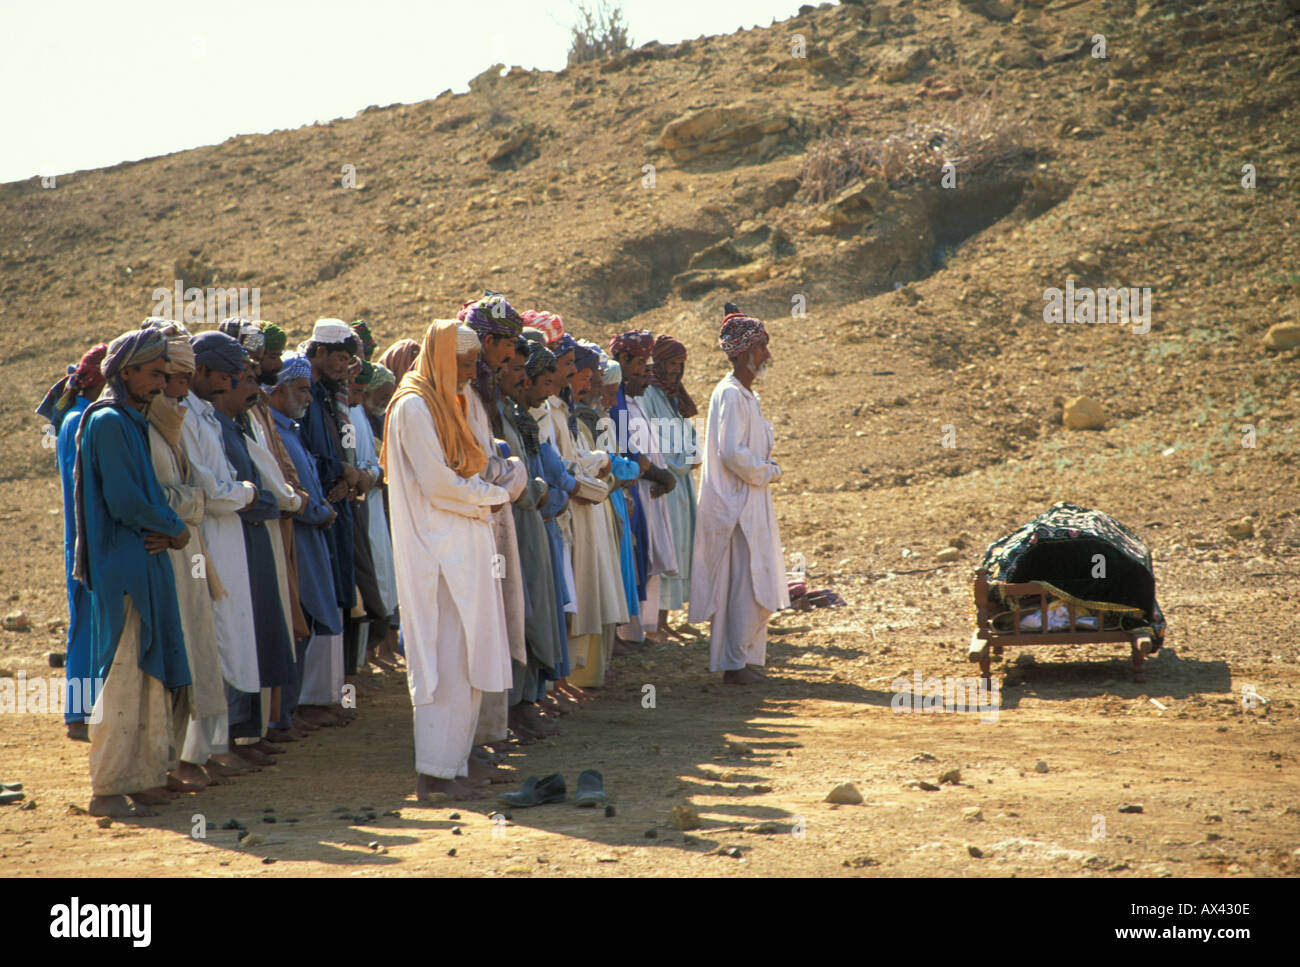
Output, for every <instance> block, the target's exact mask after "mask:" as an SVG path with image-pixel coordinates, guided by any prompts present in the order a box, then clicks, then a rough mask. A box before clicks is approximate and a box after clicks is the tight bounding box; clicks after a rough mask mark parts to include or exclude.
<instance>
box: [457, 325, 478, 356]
mask: <svg viewBox="0 0 1300 967" xmlns="http://www.w3.org/2000/svg"><path fill="white" fill-rule="evenodd" d="M478 348H479V341H478V333H476V332H475V331H474V330H473V329H471V328H470V327H469V326H467V325H465V324H464V323H461V324H460V325H458V326H457V327H456V355H457V356H463V355H464V354H465V353H468V352H470V351H472V350H475V349H478Z"/></svg>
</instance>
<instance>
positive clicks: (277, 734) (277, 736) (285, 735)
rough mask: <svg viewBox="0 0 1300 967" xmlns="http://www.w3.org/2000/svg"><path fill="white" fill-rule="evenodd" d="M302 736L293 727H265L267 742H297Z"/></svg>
mask: <svg viewBox="0 0 1300 967" xmlns="http://www.w3.org/2000/svg"><path fill="white" fill-rule="evenodd" d="M300 738H302V736H301V734H299V733H298V732H295V731H294V730H293V729H267V730H266V741H267V742H297V741H298V740H299V739H300Z"/></svg>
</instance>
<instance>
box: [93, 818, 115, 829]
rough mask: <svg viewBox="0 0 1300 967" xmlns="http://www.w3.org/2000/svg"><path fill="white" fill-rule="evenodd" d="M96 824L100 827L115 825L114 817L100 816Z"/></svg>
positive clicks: (106, 827) (105, 827)
mask: <svg viewBox="0 0 1300 967" xmlns="http://www.w3.org/2000/svg"><path fill="white" fill-rule="evenodd" d="M95 825H96V826H98V827H99V828H100V829H108V827H110V826H112V825H113V817H112V816H100V817H99V818H98V819H97V820H95Z"/></svg>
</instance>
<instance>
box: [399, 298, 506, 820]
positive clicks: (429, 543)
mask: <svg viewBox="0 0 1300 967" xmlns="http://www.w3.org/2000/svg"><path fill="white" fill-rule="evenodd" d="M478 351H479V342H478V337H477V336H476V335H475V334H474V331H473V330H472V329H470V328H469V327H468V326H461V325H459V324H458V323H457V322H456V321H454V320H440V321H437V322H435V323H433V324H432V325H430V326H429V329H428V331H427V332H426V333H425V335H424V342H423V345H422V347H421V350H420V355H419V356H418V357H417V359H416V362H415V365H414V366H413V367H412V369H411V371H410V372H408V373H407V374H406V376H404V377H403V378H402V383H401V385H400V386H399V387H398V390H397V392H396V393H395V394H394V395H393V401H392V403H391V404H390V405H389V409H388V418H387V421H386V425H385V427H384V435H383V441H384V451H383V455H382V457H381V463H382V464H383V466H384V472H385V474H386V476H387V478H388V495H389V507H390V512H391V515H392V527H393V554H394V558H395V563H396V572H397V598H398V602H399V606H400V608H401V612H402V636H403V639H404V642H405V645H406V661H407V675H408V678H409V683H410V690H411V704H412V706H413V707H414V724H415V767H416V771H417V773H418V779H417V784H416V795H417V797H418V798H420V799H428V798H430V797H431V796H433V795H436V794H438V793H442V794H445V795H447V796H450V797H451V798H453V799H470V798H479V796H480V794H479V793H477V792H476V791H474V790H473V789H472V788H470V787H469V786H468V785H463V784H461V783H459V782H457V777H458V776H468V774H469V757H470V750H471V748H472V747H473V743H474V731H475V725H476V723H477V721H478V713H479V706H480V703H481V701H482V695H483V693H484V692H504V691H506V689H508V688H509V687H510V681H511V668H510V645H509V639H508V636H507V632H506V621H505V611H504V608H503V606H502V602H501V589H500V585H499V584H498V582H497V581H496V580H494V579H493V565H494V560H493V559H494V556H495V554H496V545H495V542H494V540H493V536H492V522H491V515H492V513H493V512H494V511H495V510H497V509H498V508H500V507H501V506H503V505H505V504H507V503H508V502H509V500H510V495H509V494H508V493H507V492H506V490H505V488H503V487H499V486H496V485H495V484H489V483H487V482H486V481H484V480H483V479H482V477H481V476H479V474H480V473H481V472H482V470H483V469H484V468H485V467H486V466H487V455H486V454H484V453H483V451H482V449H481V448H480V447H479V444H478V441H477V440H476V439H475V438H474V434H473V431H472V430H470V428H469V425H468V423H467V421H466V416H465V413H466V410H465V406H466V403H465V397H464V392H465V389H466V387H467V385H468V382H469V379H470V377H471V376H473V375H474V368H475V364H476V362H477V360H478Z"/></svg>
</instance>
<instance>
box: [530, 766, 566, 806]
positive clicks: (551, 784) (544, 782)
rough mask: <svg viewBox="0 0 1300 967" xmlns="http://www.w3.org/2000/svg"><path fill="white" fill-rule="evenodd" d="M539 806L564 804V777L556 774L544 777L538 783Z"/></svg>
mask: <svg viewBox="0 0 1300 967" xmlns="http://www.w3.org/2000/svg"><path fill="white" fill-rule="evenodd" d="M537 795H538V805H541V804H543V803H549V802H564V799H565V795H566V793H565V789H564V776H562V775H561V774H560V773H558V772H554V773H552V774H551V775H549V776H543V777H542V779H541V780H540V781H539V782H538V783H537Z"/></svg>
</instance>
